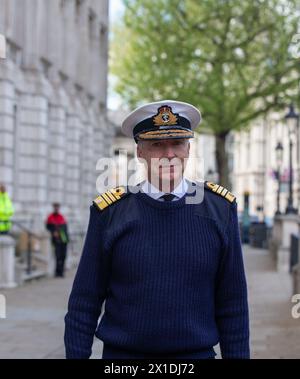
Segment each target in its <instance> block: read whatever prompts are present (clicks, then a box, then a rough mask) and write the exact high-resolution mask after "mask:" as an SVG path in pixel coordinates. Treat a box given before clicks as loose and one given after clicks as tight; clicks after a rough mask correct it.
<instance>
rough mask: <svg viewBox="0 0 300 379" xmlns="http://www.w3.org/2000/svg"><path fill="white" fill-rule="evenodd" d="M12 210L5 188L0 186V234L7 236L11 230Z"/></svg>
mask: <svg viewBox="0 0 300 379" xmlns="http://www.w3.org/2000/svg"><path fill="white" fill-rule="evenodd" d="M13 214H14V208H13V205H12V202H11V200H10V197H9V195H8V193H7V192H6V188H5V186H4V185H0V234H7V233H8V232H9V231H10V229H11V218H12V216H13Z"/></svg>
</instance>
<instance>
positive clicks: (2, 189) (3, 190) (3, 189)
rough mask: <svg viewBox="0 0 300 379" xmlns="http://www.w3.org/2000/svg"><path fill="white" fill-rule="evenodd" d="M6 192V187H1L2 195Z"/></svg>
mask: <svg viewBox="0 0 300 379" xmlns="http://www.w3.org/2000/svg"><path fill="white" fill-rule="evenodd" d="M5 191H6V188H5V186H4V185H2V184H1V185H0V192H1V193H4V192H5Z"/></svg>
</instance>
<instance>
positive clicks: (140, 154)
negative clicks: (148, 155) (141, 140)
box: [136, 145, 143, 162]
mask: <svg viewBox="0 0 300 379" xmlns="http://www.w3.org/2000/svg"><path fill="white" fill-rule="evenodd" d="M136 156H137V159H138V161H139V162H140V161H141V159H143V158H142V149H141V148H140V146H139V145H137V148H136Z"/></svg>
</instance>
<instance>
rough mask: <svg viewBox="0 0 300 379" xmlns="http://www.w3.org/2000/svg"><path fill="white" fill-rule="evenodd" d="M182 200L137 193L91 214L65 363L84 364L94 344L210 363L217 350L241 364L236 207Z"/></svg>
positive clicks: (212, 197)
mask: <svg viewBox="0 0 300 379" xmlns="http://www.w3.org/2000/svg"><path fill="white" fill-rule="evenodd" d="M185 198H186V196H185V197H183V198H182V199H180V200H178V201H174V202H159V201H156V200H154V199H152V198H150V197H149V196H148V195H146V194H144V193H137V194H129V195H127V196H126V197H125V198H124V199H121V200H119V201H118V202H116V203H115V204H112V205H111V206H109V207H108V208H107V209H105V210H103V211H102V212H101V211H99V210H98V209H97V208H96V206H94V205H93V206H91V208H90V221H89V226H88V231H87V236H86V240H85V244H84V248H83V253H82V257H81V261H80V264H79V267H78V271H77V274H76V277H75V281H74V284H73V288H72V292H71V295H70V299H69V306H68V313H67V315H66V317H65V325H66V328H65V346H66V356H67V358H75V359H78V358H88V357H90V355H91V347H92V343H93V338H94V335H96V336H97V337H98V338H99V339H101V340H102V341H103V342H104V345H107V346H111V347H113V348H115V349H120V351H122V350H124V351H129V352H140V353H144V354H147V353H149V354H154V353H156V354H160V353H161V354H162V355H164V356H166V354H170V355H172V356H174V354H175V355H176V354H178V356H180V354H183V353H185V356H186V355H187V354H189V353H190V356H191V357H199V358H200V357H202V358H208V357H213V356H214V355H215V353H214V351H213V346H214V345H216V344H218V342H219V343H220V346H221V352H222V357H223V358H249V325H248V324H249V320H248V304H247V288H246V280H245V273H244V266H243V259H242V249H241V243H240V237H239V229H238V221H237V204H236V202H234V203H230V202H229V201H227V200H225V199H224V198H222V197H221V196H219V195H217V194H215V193H212V192H210V191H207V190H206V191H205V195H204V200H203V201H202V203H201V204H196V205H195V204H186V201H185ZM104 300H106V301H105V312H104V315H103V317H102V318H101V320H100V323H99V324H98V319H99V316H100V313H101V308H102V304H103V302H104ZM120 357H121V356H120Z"/></svg>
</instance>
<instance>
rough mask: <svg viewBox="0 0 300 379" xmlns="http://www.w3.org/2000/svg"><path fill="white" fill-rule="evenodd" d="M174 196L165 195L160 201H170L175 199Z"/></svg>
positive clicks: (170, 194)
mask: <svg viewBox="0 0 300 379" xmlns="http://www.w3.org/2000/svg"><path fill="white" fill-rule="evenodd" d="M175 197H176V196H175V195H173V194H172V193H166V194H165V195H163V196H161V197H160V199H164V201H172V200H173V199H175Z"/></svg>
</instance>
